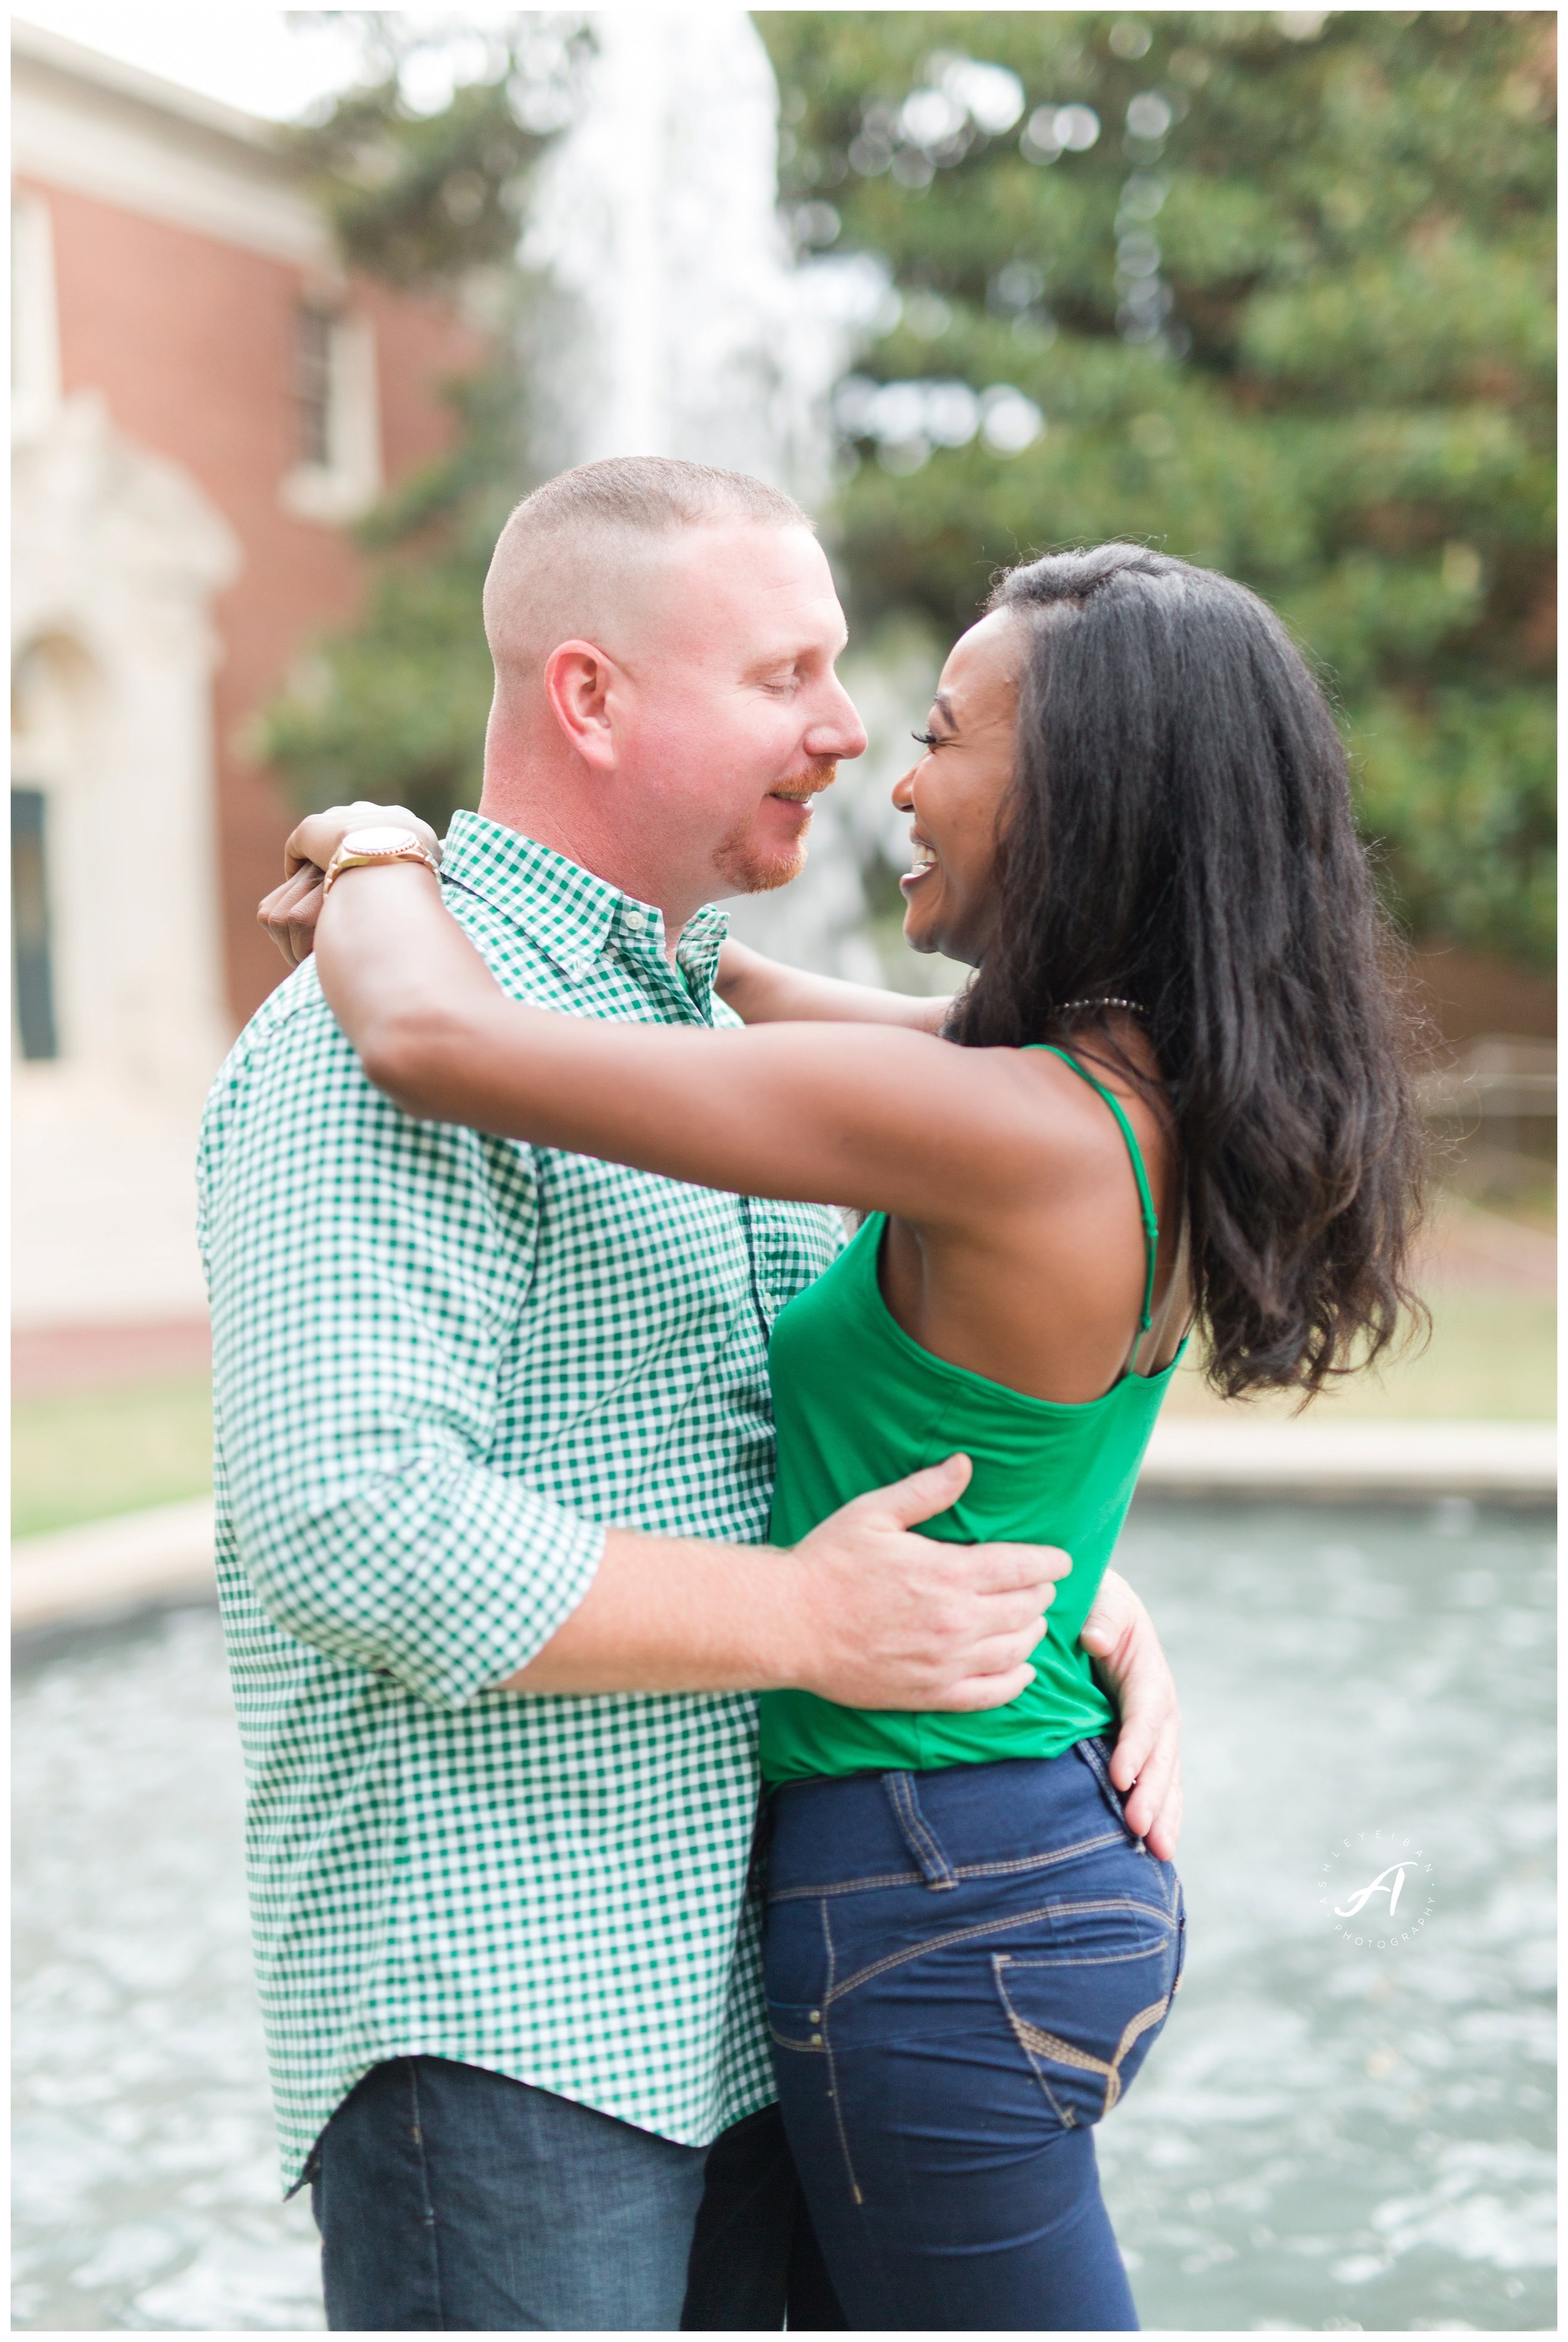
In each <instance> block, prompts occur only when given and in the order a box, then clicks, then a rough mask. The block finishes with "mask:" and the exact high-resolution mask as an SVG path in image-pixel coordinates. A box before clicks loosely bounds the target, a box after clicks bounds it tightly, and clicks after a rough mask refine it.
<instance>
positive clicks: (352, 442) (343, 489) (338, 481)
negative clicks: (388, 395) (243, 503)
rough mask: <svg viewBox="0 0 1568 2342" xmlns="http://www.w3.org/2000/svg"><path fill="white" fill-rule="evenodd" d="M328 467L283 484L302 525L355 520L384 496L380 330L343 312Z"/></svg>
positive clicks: (330, 402) (313, 467) (333, 363)
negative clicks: (377, 347) (377, 349)
mask: <svg viewBox="0 0 1568 2342" xmlns="http://www.w3.org/2000/svg"><path fill="white" fill-rule="evenodd" d="M326 440H327V448H328V459H327V461H326V462H325V464H296V465H295V468H294V469H293V471H292V472H290V473H288V474H287V475H286V476H285V480H284V482H283V491H282V493H283V501H284V505H285V509H286V510H288V511H289V512H291V513H293V514H294V515H295V518H296V519H298V520H314V521H325V522H335V521H345V520H354V519H355V518H356V517H357V516H358V515H359V514H361V513H363V512H365V510H366V509H367V508H368V507H369V506H370V505H373V504H374V503H375V499H376V497H377V496H378V495H380V493H381V486H382V471H381V398H380V391H379V387H378V384H377V379H376V362H375V327H374V326H373V325H372V324H371V322H370V320H369V318H368V317H364V316H356V315H353V314H352V313H349V312H343V313H341V314H340V315H337V316H335V317H334V319H333V321H332V340H331V355H330V358H329V361H328V381H327V414H326Z"/></svg>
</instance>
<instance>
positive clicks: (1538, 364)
mask: <svg viewBox="0 0 1568 2342" xmlns="http://www.w3.org/2000/svg"><path fill="white" fill-rule="evenodd" d="M757 22H758V24H759V25H760V26H761V28H762V31H763V33H764V37H765V39H766V40H767V42H768V45H769V47H770V50H771V52H772V55H773V57H774V65H775V67H776V70H777V72H778V75H779V81H780V85H781V90H782V92H783V98H784V118H785V122H786V124H787V125H788V135H787V138H786V143H785V161H784V190H783V191H784V197H785V200H786V202H788V203H789V205H791V207H792V209H793V210H794V218H795V223H796V230H797V234H798V235H800V237H801V239H802V241H803V243H804V244H805V245H809V246H813V247H814V248H816V249H818V250H828V251H831V252H832V253H834V254H835V255H836V254H840V253H843V254H851V253H859V254H869V255H876V256H877V257H878V258H879V259H880V260H881V261H882V262H883V263H884V265H885V267H886V270H887V273H888V275H889V277H890V279H891V285H892V287H893V288H894V292H893V295H892V296H891V297H889V298H888V299H887V301H886V302H885V303H884V311H883V316H882V319H881V320H880V323H881V325H882V326H883V328H884V330H882V332H881V334H880V336H879V338H877V339H876V340H875V341H874V344H873V345H872V348H871V352H870V355H868V356H867V358H866V359H865V360H864V371H862V372H860V373H858V374H857V375H855V376H854V377H853V378H852V379H851V381H850V382H849V383H847V384H846V385H842V386H841V389H840V393H839V396H838V400H837V403H836V407H837V414H838V417H839V421H840V425H841V427H842V429H843V432H844V438H845V441H846V452H847V461H846V463H845V465H844V472H845V477H844V482H843V485H842V488H841V491H840V494H839V497H838V522H839V526H840V529H841V531H842V539H843V549H844V557H845V560H846V563H847V566H848V573H849V578H850V584H851V591H852V595H853V599H854V613H855V616H856V618H857V619H858V620H859V621H860V622H861V623H862V624H864V623H865V622H867V621H870V620H874V619H875V618H876V617H877V616H880V615H882V614H884V613H889V612H892V611H894V610H910V609H914V610H918V611H922V612H924V613H926V614H927V615H928V616H929V617H930V619H931V620H932V621H933V622H934V625H935V626H937V627H939V628H941V629H943V630H944V631H950V630H951V629H952V628H953V627H954V626H959V625H963V624H964V623H967V621H968V620H969V619H970V618H971V617H972V616H973V615H974V610H975V608H976V606H977V605H978V603H979V601H980V600H981V599H982V598H983V596H984V587H985V582H986V578H987V576H988V574H989V573H990V571H991V570H992V569H993V568H994V566H995V565H998V564H1001V563H1005V562H1008V561H1012V560H1015V559H1017V558H1018V557H1019V555H1021V554H1024V553H1026V552H1028V551H1030V550H1034V549H1043V548H1044V547H1046V546H1048V545H1062V544H1079V543H1084V542H1093V541H1094V540H1096V539H1100V538H1106V537H1113V536H1122V537H1135V538H1139V539H1143V540H1145V541H1152V542H1154V543H1157V544H1159V545H1163V546H1164V548H1165V549H1166V550H1168V551H1171V552H1174V553H1180V554H1183V555H1186V556H1188V557H1189V558H1191V559H1193V560H1195V561H1199V562H1203V563H1205V564H1208V565H1213V566H1214V567H1217V568H1221V569H1224V570H1226V571H1228V572H1229V573H1230V574H1232V575H1234V576H1237V577H1239V578H1242V579H1243V580H1244V581H1245V582H1246V583H1247V584H1248V585H1250V586H1253V587H1254V588H1255V589H1256V590H1257V591H1258V592H1259V593H1261V594H1263V595H1264V596H1267V598H1268V599H1269V600H1270V601H1271V602H1272V603H1273V605H1274V606H1275V607H1276V608H1278V609H1279V610H1280V612H1281V613H1282V615H1283V616H1284V618H1285V619H1286V621H1287V623H1288V624H1289V625H1290V626H1292V628H1293V631H1294V632H1295V633H1296V635H1297V636H1298V638H1299V639H1300V640H1301V641H1302V642H1303V645H1304V646H1307V648H1308V649H1309V650H1310V652H1311V653H1312V654H1313V656H1314V657H1315V658H1316V659H1317V661H1318V662H1319V663H1320V665H1321V666H1322V667H1323V669H1324V671H1325V672H1326V676H1327V678H1328V680H1329V682H1330V684H1331V686H1332V687H1333V689H1334V691H1335V694H1336V696H1337V697H1338V699H1339V701H1340V704H1341V706H1342V708H1343V717H1344V723H1345V728H1346V732H1347V736H1348V738H1349V740H1350V743H1351V746H1352V749H1353V758H1354V763H1355V767H1356V770H1357V774H1358V779H1359V784H1360V787H1361V791H1362V801H1363V815H1364V819H1365V822H1366V825H1367V827H1368V829H1369V831H1370V832H1371V833H1372V834H1373V836H1376V837H1378V838H1380V839H1381V840H1383V841H1384V846H1385V852H1384V866H1385V869H1386V873H1387V876H1388V877H1389V879H1390V881H1391V885H1392V890H1393V894H1394V896H1395V897H1396V900H1397V901H1398V903H1399V905H1400V906H1401V908H1402V909H1403V913H1404V914H1405V916H1406V917H1407V918H1408V920H1409V921H1410V923H1411V924H1412V925H1413V926H1414V927H1415V928H1416V929H1417V931H1418V932H1420V933H1422V934H1423V935H1424V936H1433V937H1439V936H1440V937H1443V938H1446V939H1449V940H1453V941H1458V942H1463V943H1467V944H1471V945H1473V946H1482V947H1484V948H1490V949H1493V950H1495V951H1498V952H1501V953H1504V954H1507V955H1509V956H1514V957H1518V958H1523V959H1526V960H1533V961H1536V962H1541V961H1544V960H1545V959H1546V957H1547V956H1548V955H1549V953H1550V951H1551V947H1552V914H1553V824H1552V809H1553V807H1552V787H1553V716H1552V698H1551V661H1552V656H1553V636H1554V604H1553V537H1552V516H1551V515H1552V495H1553V464H1552V457H1553V442H1554V398H1553V313H1552V294H1553V229H1552V213H1553V201H1552V198H1553V171H1554V147H1553V111H1554V36H1553V24H1554V20H1553V18H1552V17H1551V16H1549V15H1542V14H1535V13H1523V12H1513V11H1506V12H1488V13H1482V12H1474V13H1470V14H1448V13H1442V14H1438V13H1433V14H1427V13H1420V14H1418V13H1413V12H1402V13H1399V14H1389V13H1383V12H1376V13H1360V12H1344V13H1340V12H1333V13H1330V14H1324V13H1321V12H1314V13H1313V14H1311V15H1306V14H1296V15H1264V14H1262V13H1253V12H1243V11H1227V12H1221V11H1213V12H1185V11H1182V12H1176V11H1172V12H1165V11H1159V12H1154V11H1151V12H1150V13H1149V14H1148V15H1146V16H1139V15H1109V14H1101V13H1098V12H1095V13H1075V12H1059V13H1052V14H1049V15H1045V14H1042V15H1008V14H1002V13H994V12H987V13H984V14H977V13H974V12H969V11H963V12H959V11H954V12H942V11H921V12H918V13H914V12H910V13H907V14H906V13H902V12H900V13H896V14H882V13H872V12H858V11H857V12H846V13H844V14H833V15H827V14H816V13H806V12H801V13H791V14H787V15H784V14H781V15H774V14H771V13H770V14H764V15H759V16H758V18H757ZM1010 392H1011V393H1013V394H1014V395H1011V396H1010V395H1008V394H1009V393H1010ZM966 394H967V395H966ZM974 394H980V395H981V396H980V397H979V399H978V400H977V399H976V397H975V396H974ZM987 394H988V395H987Z"/></svg>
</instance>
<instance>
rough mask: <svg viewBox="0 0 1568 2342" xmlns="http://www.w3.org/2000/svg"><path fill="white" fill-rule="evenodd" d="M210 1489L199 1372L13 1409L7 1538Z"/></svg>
mask: <svg viewBox="0 0 1568 2342" xmlns="http://www.w3.org/2000/svg"><path fill="white" fill-rule="evenodd" d="M212 1485H213V1408H212V1393H211V1387H210V1385H209V1382H208V1378H207V1376H206V1375H205V1373H201V1374H195V1375H188V1374H186V1375H175V1376H167V1377H163V1378H160V1379H158V1380H156V1381H149V1382H145V1383H136V1384H133V1385H132V1386H129V1387H128V1388H125V1389H121V1390H90V1391H56V1392H52V1393H51V1394H50V1395H49V1396H46V1397H39V1398H23V1399H18V1400H17V1401H16V1402H15V1406H13V1408H12V1414H11V1534H12V1535H13V1536H32V1535H34V1534H35V1533H36V1532H37V1531H39V1530H42V1529H60V1528H67V1527H69V1526H71V1524H72V1523H73V1522H75V1521H95V1520H100V1519H102V1518H103V1517H104V1516H105V1515H107V1514H110V1513H129V1512H135V1511H136V1510H137V1509H138V1508H139V1507H140V1506H144V1505H172V1504H176V1503H177V1502H178V1501H179V1499H180V1498H181V1497H182V1496H204V1495H205V1493H206V1491H207V1490H208V1489H209V1488H210V1487H211V1486H212Z"/></svg>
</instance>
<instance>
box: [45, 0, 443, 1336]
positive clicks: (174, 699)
mask: <svg viewBox="0 0 1568 2342" xmlns="http://www.w3.org/2000/svg"><path fill="white" fill-rule="evenodd" d="M12 57H13V104H14V145H13V161H14V174H15V178H14V193H13V209H12V245H13V288H14V290H13V364H12V375H13V415H14V421H13V479H14V507H13V509H14V527H15V588H14V601H13V616H12V644H13V654H14V662H15V667H14V672H15V693H14V703H13V750H14V762H13V791H12V838H13V848H14V854H13V871H14V876H13V911H14V934H15V966H14V976H15V986H14V996H15V1016H14V1020H13V1022H14V1050H15V1056H16V1058H17V1059H18V1061H19V1062H18V1063H17V1065H16V1067H15V1073H16V1114H15V1128H16V1140H17V1153H16V1177H15V1196H16V1220H17V1225H16V1229H15V1238H16V1263H15V1299H16V1311H17V1315H18V1317H19V1318H20V1319H21V1320H22V1321H23V1322H25V1323H33V1324H44V1323H49V1322H65V1321H69V1320H73V1319H75V1320H77V1321H91V1320H95V1319H97V1320H115V1319H125V1318H127V1317H130V1318H135V1317H142V1318H156V1317H163V1318H177V1317H180V1316H186V1315H189V1314H190V1313H191V1312H192V1311H194V1310H195V1309H197V1308H199V1306H200V1297H201V1296H200V1286H199V1281H198V1279H197V1276H196V1273H195V1258H194V1252H193V1248H192V1246H191V1240H190V1234H189V1225H190V1176H189V1157H190V1145H191V1140H192V1136H193V1132H194V1117H195V1110H196V1107H197V1106H198V1105H199V1098H200V1094H201V1092H202V1090H203V1089H204V1088H205V1084H206V1082H207V1081H208V1080H209V1079H210V1077H211V1075H212V1072H213V1070H214V1069H215V1066H216V1063H217V1060H218V1057H219V1056H220V1055H221V1052H222V1050H223V1048H224V1047H225V1046H226V1043H227V1041H228V1039H229V1038H230V1037H231V1036H232V1035H233V1034H234V1032H235V1030H236V1029H237V1027H238V1026H239V1025H240V1024H242V1023H243V1022H244V1020H245V1017H246V1016H248V1015H249V1014H250V1013H251V1011H252V1010H253V1009H254V1008H255V1006H256V1005H257V1004H258V1002H259V1001H260V1000H261V999H262V998H263V997H264V996H265V993H266V992H267V990H268V989H269V988H270V987H271V986H272V985H273V984H274V983H275V981H276V980H277V978H278V976H279V975H280V974H281V973H282V968H281V963H280V962H278V960H277V959H276V956H275V953H274V951H273V947H272V946H271V945H270V944H268V943H267V942H266V940H265V937H263V936H261V935H260V933H259V932H258V931H257V930H256V928H255V925H254V912H255V902H256V898H257V896H259V895H260V894H262V893H263V892H264V891H265V888H266V887H268V886H272V885H274V884H275V883H276V880H277V878H278V876H281V870H282V863H281V848H282V844H283V840H284V838H285V836H286V834H287V831H288V828H289V826H291V815H290V812H289V809H288V806H287V804H286V801H285V798H284V796H282V794H281V792H280V790H279V788H278V786H277V784H276V783H275V780H274V779H273V778H272V777H271V776H269V775H268V774H267V773H266V772H265V770H263V769H262V768H261V767H260V766H258V764H257V763H256V761H255V758H254V756H252V755H251V754H250V753H249V751H248V749H247V745H246V741H247V726H248V724H249V720H250V719H251V718H252V717H253V716H254V715H255V711H256V710H257V709H259V708H260V707H261V706H264V705H265V703H266V701H267V700H268V698H269V697H270V696H271V695H272V693H273V692H274V690H275V687H276V686H277V684H278V682H279V679H280V678H281V677H282V676H283V675H284V674H285V671H286V669H287V668H288V666H289V665H290V663H291V661H293V660H294V659H295V658H296V657H297V656H299V655H300V654H301V652H302V651H303V649H304V648H305V646H306V645H307V644H308V642H309V641H310V639H311V637H312V636H314V635H315V633H316V632H317V631H318V630H320V629H321V628H322V627H323V626H327V625H330V624H332V623H333V622H335V621H336V620H339V619H342V618H344V617H345V616H349V615H350V614H351V613H352V611H353V609H354V607H355V602H356V598H357V596H359V594H360V592H361V590H362V585H363V577H362V569H361V565H360V562H359V559H358V557H357V555H356V554H355V549H354V546H353V545H352V543H351V542H350V539H349V537H348V535H347V534H346V531H345V523H346V522H348V521H350V520H351V519H352V518H353V517H354V516H355V515H356V514H357V513H359V512H361V511H363V510H364V509H365V506H366V505H368V504H369V503H370V502H371V501H373V500H374V498H375V495H376V494H377V492H378V491H379V490H380V488H381V487H382V486H383V485H385V483H386V482H388V481H390V480H393V479H395V478H396V477H397V476H398V475H400V474H402V473H404V472H405V471H407V470H408V469H410V468H411V467H413V466H415V465H418V464H420V463H421V462H422V461H424V460H425V459H427V458H428V457H430V456H431V455H434V453H435V452H437V451H438V450H439V448H440V447H441V446H442V445H443V444H444V439H445V436H446V434H447V432H448V429H449V427H450V425H449V415H448V410H447V408H446V406H445V405H444V402H443V400H442V398H441V395H440V386H441V384H442V382H443V381H444V379H446V378H449V377H451V376H452V375H456V374H459V373H461V372H463V371H464V370H466V369H467V368H469V367H471V366H472V365H474V364H475V363H476V362H477V361H478V359H479V357H480V356H481V355H482V347H483V345H482V343H481V341H480V339H479V336H478V335H477V334H476V332H475V331H474V329H473V328H472V327H471V326H469V325H466V324H465V323H464V321H463V320H462V319H461V318H460V317H458V316H457V315H454V313H453V312H452V311H451V310H450V309H447V308H444V307H443V306H440V305H435V304H434V303H430V302H426V301H421V300H415V299H411V298H406V297H401V296H398V295H393V294H390V293H388V292H387V291H386V290H385V288H384V287H380V286H377V285H373V284H369V283H366V282H364V281H362V280H359V279H356V278H354V277H347V276H345V275H344V273H343V271H342V269H341V267H340V266H339V265H338V264H337V262H336V260H335V255H334V252H333V248H332V245H331V241H330V238H329V236H328V235H327V233H326V231H325V226H324V224H323V222H322V221H321V219H320V217H319V215H317V213H316V212H315V209H314V208H313V206H312V205H311V203H310V201H309V199H308V197H307V195H305V192H304V190H303V188H302V186H301V185H300V184H299V179H298V175H297V173H296V171H295V168H294V166H293V165H291V164H290V162H289V161H288V159H287V158H286V157H285V155H284V153H283V152H282V150H281V146H280V142H279V141H278V138H277V136H276V134H275V130H274V129H273V128H272V126H271V125H268V124H265V123H263V122H260V121H258V120H255V119H253V118H252V117H251V116H249V115H244V114H241V113H238V112H236V111H235V110H234V109H232V108H230V107H228V106H225V105H217V104H215V102H213V101H211V100H209V99H206V98H204V97H200V96H197V95H194V94H193V93H190V92H188V91H185V90H183V89H179V88H176V87H175V86H174V85H170V84H168V83H165V82H163V81H161V80H157V79H155V78H154V77H153V76H151V75H146V74H144V73H142V72H139V71H137V70H135V69H134V68H132V67H130V66H127V65H121V64H119V63H117V62H115V61H113V60H111V59H109V58H106V57H104V56H101V55H98V54H97V53H95V52H94V51H92V50H88V49H85V48H82V47H79V46H77V45H75V43H71V42H67V41H65V40H63V39H60V38H59V37H57V36H55V35H48V34H45V33H44V32H42V31H39V30H36V29H35V28H31V27H24V26H21V25H15V26H14V29H13V51H12Z"/></svg>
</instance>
